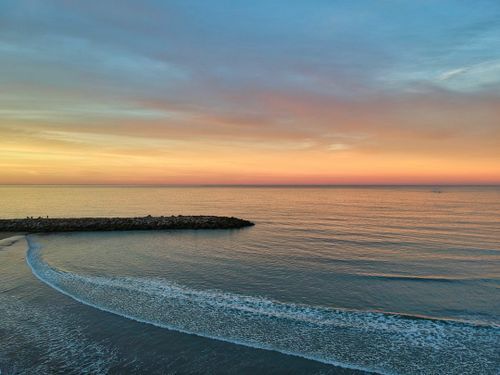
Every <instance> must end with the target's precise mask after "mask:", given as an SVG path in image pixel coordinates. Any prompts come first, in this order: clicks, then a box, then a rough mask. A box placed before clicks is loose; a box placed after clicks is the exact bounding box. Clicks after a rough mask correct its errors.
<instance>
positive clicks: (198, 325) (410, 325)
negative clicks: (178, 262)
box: [26, 235, 500, 374]
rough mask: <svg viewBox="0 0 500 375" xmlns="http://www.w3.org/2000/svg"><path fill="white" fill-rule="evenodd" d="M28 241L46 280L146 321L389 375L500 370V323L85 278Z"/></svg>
mask: <svg viewBox="0 0 500 375" xmlns="http://www.w3.org/2000/svg"><path fill="white" fill-rule="evenodd" d="M27 241H28V250H27V254H26V261H27V264H28V265H29V267H30V268H31V271H32V273H33V274H34V275H35V276H36V277H37V278H38V279H40V280H41V281H42V282H44V283H45V284H47V285H49V286H50V287H52V288H54V289H56V290H58V291H60V292H61V293H64V294H66V295H67V296H69V297H71V298H73V299H74V300H76V301H79V302H81V303H84V304H86V305H89V306H92V307H95V308H97V309H100V310H103V311H107V312H110V313H114V314H117V315H120V316H123V317H126V318H129V319H133V320H136V321H140V322H143V323H148V324H153V325H155V326H159V327H162V328H167V329H171V330H176V331H179V332H184V333H189V334H194V335H198V336H203V337H208V338H212V339H217V340H222V341H227V342H231V343H235V344H239V345H245V346H249V347H254V348H259V349H267V350H274V351H278V352H281V353H285V354H289V355H294V356H299V357H303V358H307V359H312V360H316V361H320V362H323V363H328V364H333V365H337V366H342V367H346V368H352V369H358V370H364V371H374V372H379V373H384V374H392V373H408V374H412V373H422V372H440V373H443V374H446V373H460V372H462V373H464V372H465V373H478V372H483V373H488V372H491V373H494V372H495V371H496V370H497V368H496V366H497V362H496V360H498V358H497V357H498V355H497V353H495V348H496V347H497V345H498V340H499V333H500V331H499V327H497V326H495V325H481V324H475V323H474V322H461V321H453V320H439V319H427V318H423V317H412V316H403V315H398V314H389V313H383V312H372V311H357V310H343V309H337V308H330V307H325V306H309V305H300V304H293V303H285V302H280V301H274V300H271V299H268V298H265V297H257V296H245V295H239V294H235V293H229V292H224V291H219V290H197V289H193V288H189V287H186V286H183V285H179V284H176V283H174V282H171V281H169V280H166V279H160V278H141V277H107V276H91V275H81V274H76V273H73V272H69V271H66V270H60V269H57V268H54V267H52V266H51V265H50V264H48V263H47V262H45V261H44V259H43V256H42V255H43V254H42V248H41V246H40V245H39V244H38V243H37V241H36V236H33V235H30V236H28V237H27ZM416 352H418V353H419V355H418V356H415V353H416Z"/></svg>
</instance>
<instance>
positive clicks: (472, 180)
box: [0, 0, 500, 184]
mask: <svg viewBox="0 0 500 375" xmlns="http://www.w3.org/2000/svg"><path fill="white" fill-rule="evenodd" d="M499 183H500V1H498V0H476V1H466V0H434V1H431V0H422V1H410V0H369V1H368V0H366V1H363V0H359V1H348V0H343V1H336V0H328V1H321V0H307V1H306V0H302V1H298V0H286V1H277V0H255V1H247V0H218V1H201V0H200V1H191V0H179V1H173V0H172V1H170V0H162V1H159V0H144V1H136V0H134V1H129V0H120V1H111V0H99V1H97V0H87V1H70V0H59V1H55V0H44V1H41V0H2V1H1V2H0V184H499Z"/></svg>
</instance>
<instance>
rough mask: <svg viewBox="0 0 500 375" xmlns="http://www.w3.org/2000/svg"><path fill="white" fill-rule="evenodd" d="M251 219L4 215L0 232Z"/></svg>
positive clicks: (211, 224) (225, 223) (206, 225)
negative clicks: (17, 216)
mask: <svg viewBox="0 0 500 375" xmlns="http://www.w3.org/2000/svg"><path fill="white" fill-rule="evenodd" d="M252 225H254V223H252V222H251V221H248V220H243V219H238V218H236V217H225V216H146V217H113V218H106V217H84V218H48V217H47V218H44V217H38V218H32V217H28V218H26V219H0V232H30V233H47V232H81V231H118V230H162V229H237V228H243V227H249V226H252Z"/></svg>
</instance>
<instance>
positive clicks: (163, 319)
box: [0, 187, 500, 374]
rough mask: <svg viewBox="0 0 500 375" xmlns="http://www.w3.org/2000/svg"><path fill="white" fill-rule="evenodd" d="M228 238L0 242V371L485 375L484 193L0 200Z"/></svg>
mask: <svg viewBox="0 0 500 375" xmlns="http://www.w3.org/2000/svg"><path fill="white" fill-rule="evenodd" d="M149 214H151V215H171V214H173V215H177V214H186V215H188V214H214V215H228V216H238V217H241V218H245V219H249V220H252V221H254V222H255V223H256V226H255V227H252V228H246V229H242V230H230V231H161V232H121V233H120V232H118V233H67V234H53V235H29V236H28V237H27V238H23V237H19V238H17V240H16V239H14V240H12V239H10V240H2V241H0V343H1V345H0V371H1V373H2V374H5V373H6V374H9V373H30V374H31V373H81V372H89V373H249V374H251V373H256V372H263V373H321V374H323V373H332V374H337V373H349V374H350V373H356V372H358V371H372V372H377V373H391V374H393V373H396V374H422V373H429V374H432V373H440V374H498V373H500V188H498V187H481V188H479V187H446V188H441V189H440V190H439V191H438V190H435V189H433V188H429V187H398V188H390V187H369V188H368V187H366V188H338V187H336V188H151V187H147V188H146V187H0V216H1V217H7V218H8V217H12V218H13V217H26V216H46V215H49V216H52V217H57V216H142V215H149Z"/></svg>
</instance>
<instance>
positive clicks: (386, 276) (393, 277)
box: [356, 273, 500, 283]
mask: <svg viewBox="0 0 500 375" xmlns="http://www.w3.org/2000/svg"><path fill="white" fill-rule="evenodd" d="M356 276H359V277H363V278H367V279H379V280H395V281H419V282H440V283H462V282H469V281H472V282H477V281H480V282H481V281H482V282H498V281H500V279H498V278H486V277H451V276H420V275H399V274H385V273H369V274H364V273H358V274H356Z"/></svg>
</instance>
